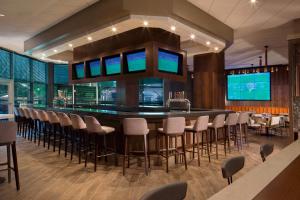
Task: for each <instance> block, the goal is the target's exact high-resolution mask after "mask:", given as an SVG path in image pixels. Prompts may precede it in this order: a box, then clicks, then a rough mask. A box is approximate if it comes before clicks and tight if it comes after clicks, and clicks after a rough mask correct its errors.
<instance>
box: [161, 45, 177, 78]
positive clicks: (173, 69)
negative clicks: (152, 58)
mask: <svg viewBox="0 0 300 200" xmlns="http://www.w3.org/2000/svg"><path fill="white" fill-rule="evenodd" d="M181 68H182V55H181V54H178V53H174V52H171V51H167V50H164V49H158V71H161V72H168V73H173V74H181V72H182V69H181Z"/></svg>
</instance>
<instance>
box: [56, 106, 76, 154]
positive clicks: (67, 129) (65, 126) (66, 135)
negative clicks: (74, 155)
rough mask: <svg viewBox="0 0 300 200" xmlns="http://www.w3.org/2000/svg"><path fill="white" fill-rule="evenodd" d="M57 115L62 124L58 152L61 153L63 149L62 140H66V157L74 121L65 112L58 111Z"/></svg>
mask: <svg viewBox="0 0 300 200" xmlns="http://www.w3.org/2000/svg"><path fill="white" fill-rule="evenodd" d="M57 117H58V119H59V124H60V128H61V130H60V134H59V145H58V154H59V155H60V150H61V143H62V140H64V145H65V157H67V152H68V151H67V150H68V141H69V139H70V138H71V137H70V134H71V128H72V121H71V119H70V118H69V117H68V115H66V114H65V113H62V112H58V113H57Z"/></svg>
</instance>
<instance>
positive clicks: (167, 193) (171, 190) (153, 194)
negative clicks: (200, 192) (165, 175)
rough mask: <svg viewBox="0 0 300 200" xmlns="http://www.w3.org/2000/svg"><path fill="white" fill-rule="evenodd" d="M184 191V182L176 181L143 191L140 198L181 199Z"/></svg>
mask: <svg viewBox="0 0 300 200" xmlns="http://www.w3.org/2000/svg"><path fill="white" fill-rule="evenodd" d="M186 191H187V183H186V182H176V183H171V184H167V185H163V186H161V187H159V188H156V189H154V190H151V191H149V192H147V193H145V194H144V195H143V196H142V198H141V199H140V200H183V199H184V198H185V196H186Z"/></svg>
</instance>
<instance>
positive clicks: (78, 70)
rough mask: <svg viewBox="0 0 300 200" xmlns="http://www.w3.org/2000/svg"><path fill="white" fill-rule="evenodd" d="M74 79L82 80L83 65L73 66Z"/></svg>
mask: <svg viewBox="0 0 300 200" xmlns="http://www.w3.org/2000/svg"><path fill="white" fill-rule="evenodd" d="M75 72H76V78H77V79H81V78H84V63H78V64H75Z"/></svg>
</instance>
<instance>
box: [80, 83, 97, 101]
mask: <svg viewBox="0 0 300 200" xmlns="http://www.w3.org/2000/svg"><path fill="white" fill-rule="evenodd" d="M74 89H75V91H74V98H75V104H76V105H83V104H84V105H96V104H98V102H97V99H96V96H97V83H86V84H76V85H75V86H74Z"/></svg>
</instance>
